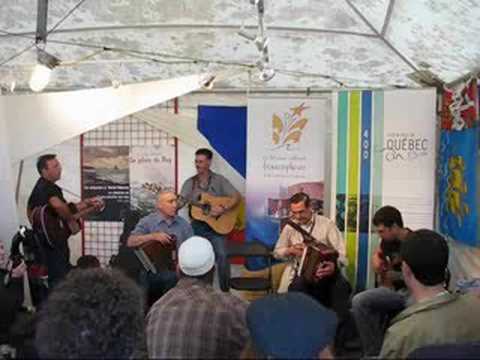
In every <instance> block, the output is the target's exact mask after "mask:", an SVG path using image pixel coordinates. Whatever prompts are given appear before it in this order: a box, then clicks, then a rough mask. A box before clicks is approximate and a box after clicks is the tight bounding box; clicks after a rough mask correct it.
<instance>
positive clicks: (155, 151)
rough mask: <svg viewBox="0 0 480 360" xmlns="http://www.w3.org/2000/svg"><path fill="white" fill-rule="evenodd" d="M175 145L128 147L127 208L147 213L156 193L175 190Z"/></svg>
mask: <svg viewBox="0 0 480 360" xmlns="http://www.w3.org/2000/svg"><path fill="white" fill-rule="evenodd" d="M174 159H175V147H174V145H173V144H164V145H162V146H153V145H149V146H132V147H130V159H129V160H130V161H129V162H130V207H131V208H132V209H134V210H138V211H140V212H141V213H142V214H146V213H149V212H152V211H154V210H155V203H156V197H157V193H158V192H159V191H162V190H174V187H175V161H174Z"/></svg>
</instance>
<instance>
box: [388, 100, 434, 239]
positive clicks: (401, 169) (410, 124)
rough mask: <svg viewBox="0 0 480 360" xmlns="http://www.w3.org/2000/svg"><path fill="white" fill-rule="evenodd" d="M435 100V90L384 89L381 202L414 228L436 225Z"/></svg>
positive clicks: (406, 224) (430, 227) (431, 227)
mask: <svg viewBox="0 0 480 360" xmlns="http://www.w3.org/2000/svg"><path fill="white" fill-rule="evenodd" d="M435 101H436V97H435V90H409V91H406V90H404V91H387V92H385V105H384V106H385V119H384V139H383V170H382V173H383V180H382V183H383V187H382V202H383V204H384V205H393V206H396V207H397V208H398V209H399V210H400V211H401V212H402V215H403V220H404V223H405V226H408V227H409V228H411V229H413V230H414V229H420V228H428V229H433V220H434V196H435V157H436V155H435V151H436V144H435V132H436V125H435ZM405 109H409V111H408V113H406V112H405Z"/></svg>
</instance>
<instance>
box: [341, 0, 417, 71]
mask: <svg viewBox="0 0 480 360" xmlns="http://www.w3.org/2000/svg"><path fill="white" fill-rule="evenodd" d="M345 2H346V3H347V4H348V6H350V8H351V9H352V10H353V11H354V12H355V14H357V16H358V17H359V18H360V19H361V20H362V21H363V22H364V23H365V25H367V26H368V27H369V28H370V30H372V32H373V33H374V34H375V35H376V36H377V38H379V39H380V40H382V41H383V43H384V44H385V45H386V46H387V47H388V48H389V49H390V50H392V51H393V52H394V53H395V54H396V55H397V56H398V57H399V58H400V59H401V60H402V61H403V62H404V63H405V64H407V65H408V66H409V67H410V68H411V69H412V70H413V71H415V72H417V71H418V68H417V67H416V66H415V64H413V63H412V62H411V61H410V60H408V59H407V57H406V56H405V55H403V54H402V53H401V52H400V51H399V50H398V49H397V48H396V47H395V46H393V44H392V43H391V42H390V41H388V40H387V39H386V38H385V37H384V36H383V35H382V34H381V33H379V32H378V30H377V29H375V26H373V25H372V23H371V22H370V21H368V20H367V18H366V17H365V16H364V15H363V14H362V12H361V11H360V10H358V9H357V7H356V6H355V5H353V3H352V1H351V0H345Z"/></svg>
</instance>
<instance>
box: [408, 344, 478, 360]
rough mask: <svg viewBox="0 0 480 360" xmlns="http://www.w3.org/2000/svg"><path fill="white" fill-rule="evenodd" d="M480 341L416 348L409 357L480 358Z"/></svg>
mask: <svg viewBox="0 0 480 360" xmlns="http://www.w3.org/2000/svg"><path fill="white" fill-rule="evenodd" d="M479 358H480V342H469V343H459V344H447V345H429V346H424V347H421V348H418V349H416V350H414V351H413V352H412V353H411V354H410V355H408V359H479Z"/></svg>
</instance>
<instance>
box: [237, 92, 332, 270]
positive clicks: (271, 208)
mask: <svg viewBox="0 0 480 360" xmlns="http://www.w3.org/2000/svg"><path fill="white" fill-rule="evenodd" d="M328 106H329V102H328V101H327V100H326V99H323V98H307V99H294V98H250V99H249V101H248V125H247V128H248V129H247V160H248V161H247V176H246V201H247V240H248V241H252V240H259V241H261V242H263V243H265V244H267V245H272V246H273V245H274V244H275V243H276V241H277V239H278V236H279V234H280V230H281V226H282V225H283V223H284V222H285V220H286V219H287V217H288V213H289V209H288V199H289V197H290V196H292V195H293V194H295V193H296V192H299V191H304V192H306V193H308V194H309V195H310V197H311V198H312V199H313V205H314V207H315V209H316V210H317V211H323V200H324V178H325V175H324V174H325V172H324V171H325V169H324V166H325V155H324V154H325V132H326V117H327V113H328ZM252 267H254V265H253V264H252Z"/></svg>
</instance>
